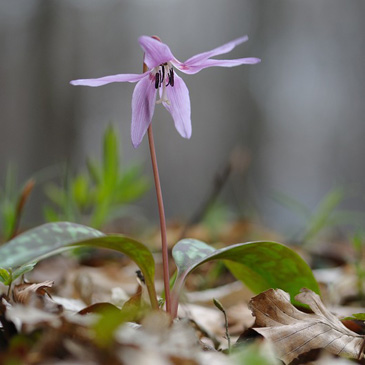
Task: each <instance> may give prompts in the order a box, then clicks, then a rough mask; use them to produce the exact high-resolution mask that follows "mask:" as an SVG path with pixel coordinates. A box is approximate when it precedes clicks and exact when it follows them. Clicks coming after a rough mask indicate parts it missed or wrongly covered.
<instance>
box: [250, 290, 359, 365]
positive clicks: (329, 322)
mask: <svg viewBox="0 0 365 365" xmlns="http://www.w3.org/2000/svg"><path fill="white" fill-rule="evenodd" d="M295 299H296V300H297V301H300V302H301V303H303V304H307V305H308V306H309V307H310V308H311V310H312V311H313V312H314V313H313V314H312V313H310V314H308V313H304V312H301V311H299V310H298V309H296V308H295V307H294V306H293V305H292V304H291V303H290V295H289V294H288V293H286V292H284V291H283V290H281V289H269V290H267V291H265V292H263V293H261V294H259V295H257V296H255V297H254V298H252V299H251V301H250V304H249V307H250V309H251V311H252V314H253V315H254V316H255V317H256V321H255V325H254V330H255V331H257V332H258V333H259V334H261V335H262V336H264V337H265V338H266V339H269V340H271V341H272V342H273V344H274V346H275V348H276V350H277V355H278V357H279V358H280V359H281V360H282V361H283V362H284V363H285V364H289V363H290V362H291V361H292V360H294V359H295V358H297V357H298V356H299V355H301V354H303V353H306V352H308V351H310V350H313V349H320V348H323V349H326V350H327V351H329V352H331V353H332V354H335V355H340V356H346V357H351V358H358V357H360V358H362V357H363V356H364V355H363V352H362V344H363V342H364V339H365V337H364V336H361V335H358V334H357V333H355V332H352V331H351V330H349V329H348V328H346V327H345V326H344V325H343V324H342V322H341V321H340V320H339V319H338V318H337V317H336V316H335V315H333V314H332V313H331V312H330V311H329V310H328V309H327V308H326V307H325V306H324V305H323V303H322V301H321V299H320V297H319V296H318V295H317V294H315V293H314V292H313V291H311V290H309V289H302V290H301V293H300V294H298V295H297V296H296V297H295Z"/></svg>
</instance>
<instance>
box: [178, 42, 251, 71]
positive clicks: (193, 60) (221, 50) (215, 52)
mask: <svg viewBox="0 0 365 365" xmlns="http://www.w3.org/2000/svg"><path fill="white" fill-rule="evenodd" d="M247 40H248V36H247V35H245V36H243V37H240V38H237V39H234V40H233V41H230V42H228V43H226V44H223V45H222V46H220V47H217V48H214V49H212V50H211V51H208V52H203V53H199V54H197V55H195V56H193V57H191V58H189V59H188V60H186V61H185V62H184V64H185V65H194V64H195V63H198V62H200V61H202V60H206V59H207V58H210V57H213V56H217V55H220V54H225V53H228V52H230V51H232V49H233V48H235V47H236V46H238V45H239V44H241V43H243V42H246V41H247Z"/></svg>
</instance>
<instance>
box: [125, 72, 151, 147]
mask: <svg viewBox="0 0 365 365" xmlns="http://www.w3.org/2000/svg"><path fill="white" fill-rule="evenodd" d="M155 102H156V89H155V87H154V85H153V83H152V81H151V80H150V79H149V77H145V78H144V79H142V80H141V81H139V82H138V83H137V85H136V87H135V88H134V91H133V97H132V126H131V137H132V144H133V146H134V147H135V148H137V147H138V146H139V145H140V143H141V142H142V139H143V136H144V135H145V134H146V131H147V128H148V127H149V125H150V123H151V121H152V116H153V112H154V110H155Z"/></svg>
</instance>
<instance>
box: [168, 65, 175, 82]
mask: <svg viewBox="0 0 365 365" xmlns="http://www.w3.org/2000/svg"><path fill="white" fill-rule="evenodd" d="M169 79H170V80H169V81H170V85H171V86H174V82H175V81H174V69H173V68H172V69H171V71H170V78H169Z"/></svg>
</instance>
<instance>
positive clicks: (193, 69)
mask: <svg viewBox="0 0 365 365" xmlns="http://www.w3.org/2000/svg"><path fill="white" fill-rule="evenodd" d="M260 62H261V60H260V59H259V58H256V57H248V58H237V59H235V60H212V59H208V60H203V61H201V62H199V63H196V64H194V65H191V66H190V65H186V64H185V63H184V64H181V65H179V66H178V69H179V70H180V71H182V72H184V73H186V74H189V75H192V74H196V73H197V72H199V71H201V70H203V69H204V68H208V67H234V66H239V65H254V64H256V63H260Z"/></svg>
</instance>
